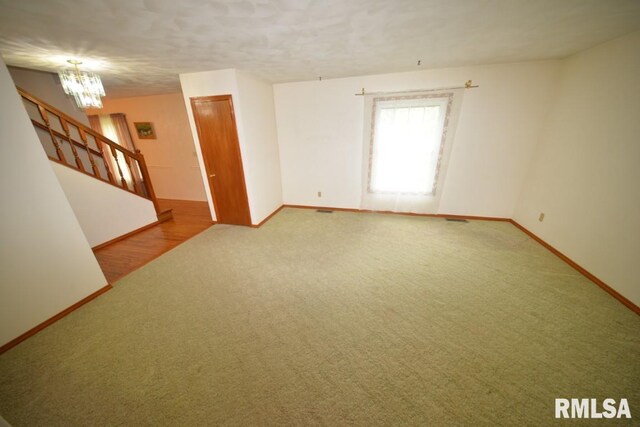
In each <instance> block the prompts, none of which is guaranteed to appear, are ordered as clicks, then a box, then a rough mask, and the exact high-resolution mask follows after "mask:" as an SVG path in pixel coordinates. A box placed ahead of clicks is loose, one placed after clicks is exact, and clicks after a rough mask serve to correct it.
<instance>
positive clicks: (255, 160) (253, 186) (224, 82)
mask: <svg viewBox="0 0 640 427" xmlns="http://www.w3.org/2000/svg"><path fill="white" fill-rule="evenodd" d="M180 84H181V85H182V94H183V96H184V102H185V106H186V108H187V115H188V116H189V124H190V126H191V132H192V135H193V139H194V145H195V148H196V152H197V154H198V160H199V163H200V170H201V172H202V176H203V181H204V184H205V189H206V193H207V201H208V202H209V209H210V210H211V216H212V218H213V219H214V220H215V219H216V217H215V210H214V207H213V200H212V199H211V192H210V189H209V181H208V178H207V176H206V169H205V167H204V162H203V158H202V150H201V149H200V142H199V139H198V132H197V129H196V125H195V121H194V119H193V111H192V109H191V101H190V98H192V97H197V96H213V95H228V94H230V95H231V96H232V98H233V107H234V113H235V118H236V127H237V129H238V139H239V141H240V153H241V156H242V163H243V168H244V173H245V181H246V186H247V196H248V198H249V209H250V211H251V222H252V223H253V224H258V223H260V222H261V221H262V220H263V219H264V218H266V217H267V216H268V215H269V214H271V213H272V212H273V211H274V210H275V209H276V208H277V207H279V206H280V205H281V204H282V197H281V189H280V188H281V187H280V179H279V176H278V175H279V172H278V170H279V165H278V163H277V159H278V145H277V141H276V139H277V137H276V131H275V129H274V121H275V117H274V116H273V101H272V97H273V95H272V88H271V85H268V84H266V83H263V82H260V81H258V80H256V79H254V78H252V77H250V76H248V75H244V74H242V73H238V72H236V70H232V69H229V70H218V71H205V72H201V73H189V74H181V75H180ZM254 90H255V93H252V91H254ZM260 114H263V116H262V117H260Z"/></svg>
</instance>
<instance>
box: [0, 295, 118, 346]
mask: <svg viewBox="0 0 640 427" xmlns="http://www.w3.org/2000/svg"><path fill="white" fill-rule="evenodd" d="M111 288H113V286H111V285H110V284H108V283H107V285H106V286H105V287H103V288H100V289H98V290H97V291H95V292H94V293H92V294H91V295H89V296H87V297H85V298H83V299H81V300H80V301H78V302H77V303H75V304H73V305H72V306H71V307H69V308H66V309H64V310H62V311H61V312H60V313H58V314H56V315H55V316H53V317H51V318H49V319H47V320H45V321H44V322H42V323H40V324H39V325H38V326H36V327H34V328H31V329H29V330H28V331H27V332H25V333H24V334H22V335H20V336H19V337H17V338H14V339H12V340H11V341H9V342H8V343H6V344H4V345H3V346H2V347H0V354H2V353H4V352H5V351H7V350H9V349H11V348H13V347H15V346H17V345H18V344H20V343H21V342H22V341H24V340H26V339H27V338H30V337H32V336H34V335H35V334H37V333H38V332H40V331H41V330H43V329H44V328H46V327H47V326H49V325H51V324H53V323H55V322H57V321H58V320H60V319H62V318H63V317H65V316H66V315H67V314H69V313H71V312H72V311H75V310H77V309H78V308H80V307H81V306H83V305H85V304H86V303H88V302H89V301H91V300H93V299H95V298H97V297H99V296H100V295H102V294H103V293H105V292H107V291H108V290H110V289H111Z"/></svg>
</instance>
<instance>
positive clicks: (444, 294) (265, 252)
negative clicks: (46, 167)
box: [0, 209, 640, 426]
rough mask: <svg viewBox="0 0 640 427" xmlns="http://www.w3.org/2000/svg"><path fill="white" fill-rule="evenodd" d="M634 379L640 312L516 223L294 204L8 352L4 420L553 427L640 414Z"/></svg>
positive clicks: (204, 241)
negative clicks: (605, 404) (577, 407)
mask: <svg viewBox="0 0 640 427" xmlns="http://www.w3.org/2000/svg"><path fill="white" fill-rule="evenodd" d="M638 384H640V317H639V316H637V315H635V314H634V313H632V312H631V311H630V310H629V309H627V308H626V307H624V306H623V305H622V304H620V303H619V302H617V301H615V300H614V299H613V298H611V297H610V296H609V295H607V294H606V293H604V292H603V291H602V290H600V289H599V288H598V287H596V286H595V285H594V284H592V283H591V282H589V281H588V280H586V279H585V278H583V277H582V276H581V275H579V274H578V273H576V272H575V271H574V270H573V269H571V268H570V267H568V266H567V265H566V264H564V263H563V262H562V261H560V260H559V259H558V258H556V257H555V256H554V255H552V254H551V253H549V252H548V251H547V250H545V249H544V248H543V247H541V246H540V245H538V244H537V243H535V242H534V241H533V240H531V239H530V238H529V237H527V236H526V235H525V234H523V233H522V232H520V231H519V230H518V229H516V228H515V227H513V226H512V225H511V224H509V223H502V222H484V221H472V222H469V223H454V222H447V221H445V220H442V219H432V218H418V217H405V216H398V215H377V214H355V213H345V212H335V213H332V214H322V213H316V212H315V211H312V210H298V209H284V210H283V211H281V212H280V213H279V214H278V215H276V216H275V217H274V218H273V219H271V220H270V221H269V222H268V223H267V224H266V225H264V226H263V227H262V228H260V229H251V228H244V227H233V226H221V225H216V226H214V227H212V228H211V229H209V230H207V231H205V232H204V233H202V234H200V235H199V236H197V237H195V238H194V239H192V240H190V241H188V242H187V243H185V244H183V245H181V246H179V247H178V248H176V249H174V250H172V251H171V252H169V253H167V254H165V255H163V256H162V257H161V258H159V259H157V260H156V261H154V262H152V263H151V264H148V265H147V266H146V267H144V268H142V269H141V270H138V271H136V272H135V273H133V274H131V275H129V276H127V277H126V278H124V279H123V280H121V281H120V282H118V283H117V284H116V285H115V288H114V289H113V290H112V291H110V292H108V293H106V294H104V295H103V296H101V297H100V298H98V299H97V300H95V301H93V302H91V303H90V304H88V305H86V306H84V307H83V308H81V309H80V310H78V311H76V312H74V313H73V314H71V315H70V316H68V317H66V318H64V319H62V320H61V321H59V322H57V323H56V324H54V325H53V326H51V327H49V328H47V329H46V330H44V331H43V332H41V333H39V334H37V335H36V336H35V337H33V338H31V339H29V340H27V341H26V342H24V343H22V344H20V345H19V346H17V347H16V348H14V349H12V350H10V351H8V352H7V353H5V354H4V355H2V356H0V414H1V415H2V416H3V417H4V418H5V419H6V420H7V421H8V422H9V423H11V424H12V425H14V426H38V425H42V426H51V425H64V426H90V425H91V426H93V425H173V426H177V425H245V426H246V425H332V426H333V425H363V426H371V425H437V426H441V425H469V426H481V425H488V426H489V425H491V426H493V425H511V426H514V425H538V426H540V425H552V424H554V422H555V420H554V418H553V417H554V399H555V398H556V397H567V398H570V397H594V398H599V399H604V398H606V397H612V398H615V399H620V398H623V397H624V398H627V399H629V402H630V404H631V411H632V415H633V416H634V418H633V420H631V421H636V420H639V419H640V387H639V386H638ZM566 421H567V420H564V422H558V425H570V424H571V423H570V422H566ZM600 422H601V424H599V425H620V420H600ZM623 424H630V423H623ZM578 425H587V424H585V423H578Z"/></svg>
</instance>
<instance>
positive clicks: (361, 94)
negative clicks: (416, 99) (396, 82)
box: [355, 80, 480, 96]
mask: <svg viewBox="0 0 640 427" xmlns="http://www.w3.org/2000/svg"><path fill="white" fill-rule="evenodd" d="M476 87H480V86H478V85H474V84H473V82H472V81H471V80H467V82H466V83H465V84H464V86H453V87H439V88H435V89H421V90H404V91H402V90H401V91H393V92H365V91H364V88H362V92H360V93H356V94H355V95H356V96H364V95H387V94H390V93H414V92H434V91H438V90H451V89H473V88H476Z"/></svg>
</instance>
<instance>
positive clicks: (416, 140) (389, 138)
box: [360, 89, 463, 213]
mask: <svg viewBox="0 0 640 427" xmlns="http://www.w3.org/2000/svg"><path fill="white" fill-rule="evenodd" d="M462 96H463V90H462V89H460V90H458V89H452V90H447V91H446V92H437V93H436V92H422V93H415V92H414V93H396V94H389V95H385V96H380V95H376V94H371V95H368V96H365V97H364V130H363V138H364V144H363V167H362V201H361V205H360V206H361V208H362V209H370V210H379V211H392V212H414V213H438V209H439V204H440V198H441V196H442V192H443V189H444V180H445V176H446V171H447V164H448V161H449V155H450V153H451V148H452V145H453V138H454V134H455V127H456V123H457V117H458V114H459V111H460V108H461V105H462Z"/></svg>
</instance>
